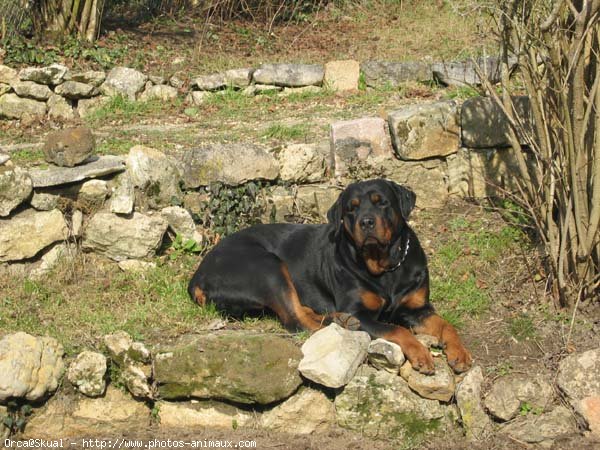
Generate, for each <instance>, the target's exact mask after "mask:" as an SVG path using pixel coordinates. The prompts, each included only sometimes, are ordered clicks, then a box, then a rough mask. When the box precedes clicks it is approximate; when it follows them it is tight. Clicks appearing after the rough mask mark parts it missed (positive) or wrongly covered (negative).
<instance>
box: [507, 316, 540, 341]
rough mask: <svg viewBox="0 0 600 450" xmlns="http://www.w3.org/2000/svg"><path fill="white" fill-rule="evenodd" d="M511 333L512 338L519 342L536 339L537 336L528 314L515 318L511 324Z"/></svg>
mask: <svg viewBox="0 0 600 450" xmlns="http://www.w3.org/2000/svg"><path fill="white" fill-rule="evenodd" d="M509 332H510V335H511V336H512V337H514V338H515V339H519V340H523V339H530V338H534V337H535V335H536V331H535V325H534V323H533V320H532V319H531V317H529V316H528V315H527V314H520V315H518V316H517V317H513V318H512V319H511V320H510V323H509Z"/></svg>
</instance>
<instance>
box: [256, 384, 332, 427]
mask: <svg viewBox="0 0 600 450" xmlns="http://www.w3.org/2000/svg"><path fill="white" fill-rule="evenodd" d="M334 424H335V409H334V406H333V402H332V401H331V400H329V399H328V398H327V396H326V395H325V394H324V393H323V392H321V391H317V390H314V389H311V388H305V389H302V390H301V391H300V392H299V393H298V394H295V395H293V396H292V397H290V398H288V399H287V400H286V401H284V402H283V403H282V404H280V405H278V406H276V407H275V408H273V409H271V410H269V411H266V412H265V413H263V415H262V419H261V423H260V425H261V427H264V428H269V429H272V430H275V431H279V432H283V433H291V434H311V433H319V432H324V431H327V430H328V429H329V428H331V427H332V426H333V425H334Z"/></svg>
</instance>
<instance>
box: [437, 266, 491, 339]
mask: <svg viewBox="0 0 600 450" xmlns="http://www.w3.org/2000/svg"><path fill="white" fill-rule="evenodd" d="M431 299H432V301H433V303H434V304H435V305H436V306H437V307H438V308H439V310H440V314H441V315H442V317H444V318H445V319H446V320H447V321H448V322H450V323H451V324H453V325H454V326H457V327H458V328H460V327H461V326H462V325H463V321H464V318H466V317H477V316H479V315H481V314H483V313H484V312H485V311H487V309H488V307H489V304H490V297H489V295H488V294H487V293H486V292H485V291H484V290H482V289H480V288H479V287H478V286H477V283H476V279H475V277H473V276H470V277H469V278H467V279H466V280H465V281H462V280H457V279H456V278H454V277H448V278H442V279H438V280H434V283H433V285H432V290H431Z"/></svg>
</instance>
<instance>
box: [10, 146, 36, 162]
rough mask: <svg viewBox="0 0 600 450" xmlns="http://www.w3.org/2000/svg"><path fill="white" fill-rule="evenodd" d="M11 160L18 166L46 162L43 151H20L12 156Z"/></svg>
mask: <svg viewBox="0 0 600 450" xmlns="http://www.w3.org/2000/svg"><path fill="white" fill-rule="evenodd" d="M10 159H11V160H12V161H13V162H15V163H16V164H27V163H32V162H37V161H43V160H44V152H43V151H42V150H34V149H31V150H18V151H16V152H12V153H11V154H10Z"/></svg>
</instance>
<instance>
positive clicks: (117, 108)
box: [85, 95, 181, 125]
mask: <svg viewBox="0 0 600 450" xmlns="http://www.w3.org/2000/svg"><path fill="white" fill-rule="evenodd" d="M180 101H181V100H178V101H173V102H172V104H171V105H170V106H173V107H175V106H178V105H177V104H178V103H179V102H180ZM166 106H169V105H168V104H167V105H165V102H164V101H162V100H149V101H147V102H141V101H134V100H130V99H128V98H127V97H124V96H122V95H116V96H114V97H111V98H110V99H109V100H108V101H107V102H106V103H104V104H103V105H101V106H100V107H99V108H96V109H94V110H93V111H92V112H90V114H88V115H87V116H86V118H85V121H86V122H87V123H89V124H92V125H95V124H98V123H102V122H109V121H115V120H128V121H130V120H132V119H135V118H139V117H142V116H147V115H159V114H160V115H164V114H165V107H166Z"/></svg>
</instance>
